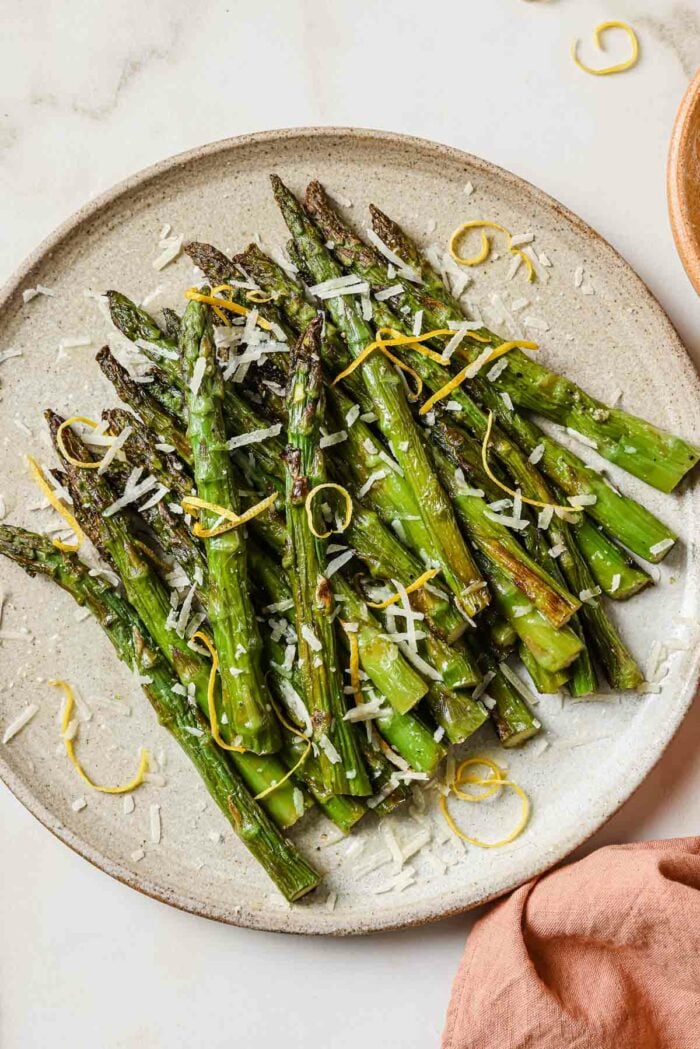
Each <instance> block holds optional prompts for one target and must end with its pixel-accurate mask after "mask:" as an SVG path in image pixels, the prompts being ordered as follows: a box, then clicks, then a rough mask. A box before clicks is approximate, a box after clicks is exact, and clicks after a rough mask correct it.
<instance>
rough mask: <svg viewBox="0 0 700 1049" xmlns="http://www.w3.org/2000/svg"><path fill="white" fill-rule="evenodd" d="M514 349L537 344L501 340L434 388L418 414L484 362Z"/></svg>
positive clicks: (533, 347) (530, 348) (536, 347)
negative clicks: (448, 379) (441, 384)
mask: <svg viewBox="0 0 700 1049" xmlns="http://www.w3.org/2000/svg"><path fill="white" fill-rule="evenodd" d="M515 349H523V350H538V349H539V346H538V344H537V343H536V342H528V341H527V340H524V339H513V340H512V341H511V342H502V343H501V345H500V346H496V347H495V349H493V350H491V351H490V352H486V353H484V354H483V355H481V354H480V355H479V357H477V359H476V360H475V361H472V363H471V364H468V365H467V366H466V367H465V368H462V370H461V371H460V372H457V374H456V375H455V376H453V377H452V378H451V379H450V381H449V382H446V383H445V385H444V386H441V387H440V389H439V390H436V391H435V393H434V394H433V395H432V397H429V398H428V400H427V401H426V402H425V403H424V404H422V405H421V407H420V409H419V410H418V414H419V415H425V414H426V412H429V411H430V410H431V408H433V407H434V406H435V405H436V404H437V402H438V401H441V400H442V399H443V398H444V397H448V396H449V395H450V394H451V393H452V392H453V391H454V390H456V389H458V388H459V387H460V386H461V385H462V383H463V382H464V380H465V379H472V378H473V377H474V375H475V374H476V373H477V372H478V371H479V370H480V369H481V368H482V367H483V366H484V365H485V364H489V363H490V362H491V361H495V360H496V359H497V358H498V357H503V355H504V354H506V353H509V352H510V351H511V350H515ZM477 365H478V368H477Z"/></svg>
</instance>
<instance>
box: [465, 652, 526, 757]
mask: <svg viewBox="0 0 700 1049" xmlns="http://www.w3.org/2000/svg"><path fill="white" fill-rule="evenodd" d="M471 643H472V644H473V645H474V646H475V648H476V647H477V646H478V658H479V665H480V666H481V669H482V670H483V671H484V675H487V674H488V680H487V678H486V676H485V677H484V680H485V681H486V682H487V689H488V692H487V693H485V696H486V697H487V698H489V697H490V699H491V700H492V701H493V703H492V704H491V703H489V714H490V716H491V720H492V722H493V724H494V728H495V730H496V734H497V735H498V738H499V741H500V743H501V746H503V747H508V748H511V747H520V746H522V745H523V743H525V742H526V741H527V740H528V739H531V738H532V737H533V736H535V735H537V733H538V732H539V731H540V729H541V728H542V725H541V723H540V721H539V720H538V718H536V717H535V716H534V714H533V713H532V711H531V710H530V707H529V706H528V703H527V700H526V699H525V696H524V694H523V692H524V689H523V686H522V684H520V683H519V681H518V678H517V677H516V675H515V674H514V673H513V672H512V671H510V670H509V668H508V666H507V664H506V663H505V662H499V661H498V660H497V659H496V658H495V657H494V655H493V653H491V652H490V651H489V650H488V647H487V646H486V645H480V644H479V642H478V641H477V640H476V639H474V640H472V642H471Z"/></svg>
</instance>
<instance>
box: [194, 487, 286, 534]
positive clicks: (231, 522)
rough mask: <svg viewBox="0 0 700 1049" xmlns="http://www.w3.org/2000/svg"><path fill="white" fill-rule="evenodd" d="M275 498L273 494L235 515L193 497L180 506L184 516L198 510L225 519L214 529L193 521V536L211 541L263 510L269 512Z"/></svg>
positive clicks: (276, 494)
mask: <svg viewBox="0 0 700 1049" xmlns="http://www.w3.org/2000/svg"><path fill="white" fill-rule="evenodd" d="M277 497H278V493H277V492H273V493H272V495H268V496H267V498H265V499H263V500H261V502H259V503H256V504H255V506H251V507H249V508H248V509H247V510H244V512H243V513H242V514H237V513H235V512H234V511H233V510H229V509H228V508H227V507H225V506H217V504H216V503H209V502H207V500H206V499H198V498H197V497H196V496H194V495H188V496H185V498H184V499H183V500H182V502H181V503H180V505H181V507H182V509H183V510H184V511H185V513H186V514H189V513H194V512H197V511H199V510H209V512H210V513H212V514H216V515H217V516H218V517H223V518H225V520H226V524H219V525H216V526H215V527H214V528H203V527H202V525H201V524H200V523H199V521H195V523H194V525H193V527H192V533H193V535H196V536H197V537H198V538H199V539H212V538H214V536H217V535H223V534H224V532H230V531H231V529H232V528H239V527H240V525H244V524H247V523H248V521H252V520H253V518H254V517H257V516H258V515H259V514H262V513H264V512H265V510H269V509H270V507H271V506H272V505H273V503H274V502H275V501H276V500H277Z"/></svg>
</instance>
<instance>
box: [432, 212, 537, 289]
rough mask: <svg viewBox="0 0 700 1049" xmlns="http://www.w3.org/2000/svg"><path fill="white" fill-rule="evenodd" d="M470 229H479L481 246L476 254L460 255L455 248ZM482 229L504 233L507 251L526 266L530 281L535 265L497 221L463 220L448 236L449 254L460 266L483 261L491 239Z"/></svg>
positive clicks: (488, 252)
mask: <svg viewBox="0 0 700 1049" xmlns="http://www.w3.org/2000/svg"><path fill="white" fill-rule="evenodd" d="M471 229H480V230H481V248H480V249H479V251H478V252H477V254H476V255H460V254H459V251H458V250H457V248H458V245H459V242H460V241H461V240H462V238H463V237H464V235H465V233H467V231H468V230H471ZM484 229H495V230H498V232H499V233H505V235H506V237H507V238H508V251H509V252H510V253H511V255H514V256H516V257H519V258H520V259H521V260H522V261H523V262H524V263H525V265H526V267H527V274H528V277H527V279H528V280H529V281H530V283H532V281H534V280H535V278H536V276H537V273H536V271H535V267H534V266H533V264H532V260H531V259H530V257H529V256H528V255H526V253H525V252H524V251H521V249H520V248H518V247H516V246H515V245H514V244H513V235H512V234H511V233H510V231H509V230H507V229H506V228H505V226H501V225H499V223H498V222H488V221H487V220H485V219H472V220H470V221H469V222H463V223H462V225H461V226H458V227H457V229H456V230H455V231H454V233H453V234H452V236H451V237H450V243H449V250H450V255H451V256H452V258H453V259H454V260H455V262H458V263H459V264H460V265H461V266H479V265H480V264H481V263H482V262H485V261H486V259H487V258H488V257H489V254H490V252H491V241H490V240H489V238H488V237H487V236H486V234H485V233H484Z"/></svg>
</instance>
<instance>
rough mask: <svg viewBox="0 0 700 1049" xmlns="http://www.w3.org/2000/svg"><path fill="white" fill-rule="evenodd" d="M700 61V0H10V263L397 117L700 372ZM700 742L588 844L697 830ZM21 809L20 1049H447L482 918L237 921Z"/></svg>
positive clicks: (8, 927)
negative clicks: (589, 269)
mask: <svg viewBox="0 0 700 1049" xmlns="http://www.w3.org/2000/svg"><path fill="white" fill-rule="evenodd" d="M426 11H427V13H428V15H429V24H428V25H426V18H425V14H426ZM611 18H621V19H626V20H627V21H629V22H631V23H632V24H633V25H634V26H635V28H636V29H637V30H638V32H639V37H640V41H641V45H642V58H641V61H640V63H639V66H638V67H637V68H636V69H635V70H633V71H632V72H630V73H628V74H626V75H625V76H620V77H613V78H595V77H588V76H586V75H585V74H583V73H581V72H579V71H578V70H577V69H576V68H575V67H574V66H573V64H572V62H571V59H570V57H569V45H570V42H571V39H572V38H573V37H575V36H579V37H581V38H583V39H584V40H585V41H586V46H587V47H588V48H591V47H592V45H591V44H590V34H591V30H592V28H593V27H594V26H595V25H596V24H597V23H598V22H600V21H602V20H604V19H611ZM616 46H617V42H616V41H615V42H612V41H611V48H615V47H616ZM619 46H620V48H621V49H622V48H623V47H624V44H623V43H622V42H620V45H619ZM587 53H588V54H589V55H590V56H591V58H592V57H593V56H592V51H588V52H587ZM699 65H700V8H699V7H698V3H697V0H686V2H683V0H585V2H578V3H575V2H573V0H549V2H547V0H540V2H537V0H532V2H525V0H489V2H488V3H483V2H481V3H477V2H476V0H467V2H466V3H461V4H454V3H452V2H450V0H433V2H432V3H431V4H430V5H429V7H428V8H426V6H425V4H419V3H417V2H416V0H402V2H401V3H398V2H397V0H359V2H358V0H354V2H350V0H334V2H333V3H332V4H323V5H322V4H320V3H319V2H314V0H277V2H264V0H263V2H260V3H258V4H256V5H251V4H244V3H242V2H241V0H229V2H226V0H201V2H200V3H199V4H198V5H196V6H193V5H192V3H189V2H187V3H186V2H185V0H151V2H150V3H149V4H143V3H137V2H136V0H121V3H119V4H107V5H105V4H95V3H92V2H90V0H72V2H71V3H70V4H68V3H53V4H43V3H42V4H40V3H39V0H24V2H23V3H22V4H21V5H20V4H18V3H15V4H11V5H5V11H4V14H3V34H2V39H0V99H1V100H2V109H1V111H0V112H1V116H0V185H1V186H2V193H1V194H0V229H2V238H1V240H0V278H1V279H4V278H5V277H7V276H9V274H10V273H11V272H12V270H13V269H14V267H15V266H16V265H17V264H18V263H19V262H20V260H21V259H22V257H23V256H24V255H25V254H26V253H28V252H29V251H30V250H31V249H32V248H33V247H34V246H35V245H36V243H37V242H38V241H39V240H40V239H41V238H42V237H44V236H45V235H46V234H47V233H49V232H50V230H51V229H52V228H53V227H54V226H56V225H57V224H58V223H59V222H60V221H62V220H63V219H64V218H66V217H67V216H68V215H69V214H70V213H71V212H72V211H74V210H75V209H76V208H78V207H79V206H80V205H81V204H82V203H84V202H85V200H87V199H88V198H90V197H93V196H95V195H96V194H97V193H99V192H101V191H103V190H105V189H107V188H108V187H109V186H110V185H111V184H112V183H114V182H115V181H117V180H118V179H121V178H123V177H125V176H126V175H128V174H130V173H132V172H134V171H136V170H138V169H139V168H141V167H144V166H145V165H148V164H151V163H153V162H154V161H157V160H159V159H161V158H162V157H165V156H168V155H169V154H172V153H177V152H179V151H181V150H185V149H189V148H191V147H193V146H196V145H199V144H201V143H204V142H207V141H211V140H214V139H218V138H224V137H226V136H229V135H235V134H239V133H242V132H249V131H254V130H263V129H269V128H278V127H287V126H295V125H318V124H342V125H358V126H365V127H378V128H386V129H389V130H393V131H402V132H408V133H411V134H416V135H422V136H425V137H426V138H432V139H436V140H438V141H442V142H447V143H450V144H452V145H456V146H459V147H462V148H463V149H466V150H468V151H470V152H473V153H476V154H478V155H480V156H483V157H486V158H488V159H489V160H492V161H494V162H496V163H497V164H500V165H502V166H504V167H506V168H510V169H511V170H513V171H515V172H516V173H517V174H519V175H522V176H524V177H525V178H527V179H529V180H530V181H532V182H534V183H536V184H537V185H538V186H540V187H541V188H542V189H544V190H546V191H547V192H549V193H551V194H552V195H553V196H554V197H557V198H558V199H559V200H561V201H562V202H563V203H565V204H566V205H568V206H569V207H570V208H572V209H573V210H574V211H576V212H578V213H579V214H580V215H581V216H582V217H583V218H584V219H586V220H587V221H588V222H589V223H590V224H591V225H593V226H594V227H595V228H596V229H598V230H599V231H600V232H601V233H602V234H603V235H604V236H605V237H607V238H608V240H610V241H611V243H612V244H613V245H614V246H615V247H616V248H618V249H619V250H620V251H621V252H622V254H623V255H625V256H626V258H627V259H628V260H629V261H630V262H631V263H632V265H633V266H634V267H635V268H636V269H637V271H638V272H639V273H640V275H641V276H642V277H643V279H644V280H645V281H646V282H647V284H648V285H649V286H650V288H651V289H652V291H653V292H654V293H655V294H656V295H657V297H658V298H659V299H660V301H661V302H662V304H663V305H664V307H665V308H666V310H667V311H668V313H669V315H670V317H671V319H672V321H673V322H674V324H675V325H676V326H677V328H678V329H679V331H680V333H681V335H682V337H683V338H684V340H685V342H686V345H687V346H688V348H689V350H690V352H691V354H692V355H693V357H694V360H695V361H696V363H700V324H699V323H698V322H699V321H700V303H699V301H698V297H697V295H696V294H695V293H694V291H693V290H692V288H691V286H690V284H689V282H688V281H687V279H686V277H685V274H684V272H683V269H682V267H681V264H680V262H679V260H678V258H677V256H676V253H675V249H674V246H673V241H672V238H671V233H670V229H669V224H668V218H667V213H666V198H665V186H664V178H665V164H666V150H667V144H668V140H669V136H670V132H671V127H672V123H673V117H674V113H675V111H676V108H677V106H678V104H679V102H680V99H681V97H682V94H683V92H684V90H685V87H686V85H687V83H688V82H689V80H690V78H691V76H692V74H693V73H694V72H695V70H696V69H697V67H698V66H699ZM640 352H643V348H641V347H640ZM8 658H9V654H8V653H7V650H0V662H1V661H2V660H3V659H8ZM698 738H700V710H698V708H697V706H696V708H695V710H693V711H691V713H690V714H689V715H688V717H687V719H686V721H685V723H684V725H683V726H682V728H681V730H680V731H679V733H678V735H677V736H676V738H675V740H674V741H673V743H672V744H671V746H670V747H669V749H668V750H667V752H666V754H665V755H664V757H663V758H662V760H661V761H660V762H659V764H658V765H657V767H656V769H655V770H654V771H653V772H652V774H651V775H650V776H649V778H648V780H647V781H646V783H645V784H644V785H643V786H642V787H641V788H640V789H639V790H638V791H637V793H636V794H635V795H634V796H633V798H632V799H631V800H630V801H629V802H628V803H627V804H626V805H625V806H624V808H623V809H622V810H621V811H620V812H619V813H618V815H617V816H615V817H614V818H613V819H612V820H611V821H610V822H609V823H608V824H607V826H606V827H605V828H604V829H603V830H601V831H600V832H599V833H598V834H597V835H596V836H595V838H594V839H593V840H592V841H591V842H589V843H588V845H587V846H586V851H588V850H590V849H591V848H593V847H596V846H599V845H602V844H605V843H609V842H619V841H628V840H634V839H643V838H650V837H659V836H678V835H685V834H691V833H697V830H698V826H699V825H700V755H699V754H698V750H697V739H698ZM0 820H1V822H2V828H3V837H4V848H3V863H2V869H1V873H0V928H2V930H3V936H2V938H3V951H2V952H1V955H0V988H1V992H0V993H1V995H2V999H1V1001H0V1042H1V1043H2V1046H3V1049H39V1047H43V1046H45V1045H51V1046H52V1049H64V1047H66V1049H68V1047H70V1049H88V1047H92V1046H95V1045H98V1046H100V1047H101V1049H137V1047H138V1049H143V1047H148V1049H174V1047H179V1046H184V1045H194V1046H204V1045H206V1046H207V1049H223V1047H224V1046H230V1045H232V1044H234V1045H246V1046H247V1045H251V1046H253V1045H254V1046H255V1047H256V1049H268V1047H272V1046H273V1045H277V1044H278V1042H279V1036H280V1034H282V1035H283V1037H284V1040H285V1044H286V1046H288V1047H289V1049H301V1047H302V1046H304V1047H305V1049H316V1047H319V1049H321V1047H324V1049H325V1047H326V1046H328V1045H330V1044H332V1045H333V1049H346V1047H347V1049H350V1047H351V1046H352V1047H353V1049H354V1047H355V1046H356V1045H358V1044H365V1045H367V1046H375V1045H381V1046H383V1047H384V1049H399V1047H400V1049H426V1047H428V1046H434V1045H437V1043H438V1039H439V1032H440V1030H441V1027H442V1022H443V1017H444V1012H445V1008H446V1004H447V999H448V995H449V988H450V981H451V978H452V976H453V974H454V971H455V969H456V966H457V962H458V959H459V956H460V953H461V950H462V947H463V944H464V940H465V936H466V934H467V931H468V929H469V928H470V926H471V924H472V922H473V916H465V917H463V918H457V919H451V920H449V921H445V922H442V923H440V924H437V925H434V926H430V927H426V928H423V929H417V930H413V931H407V932H403V933H390V934H383V935H378V936H374V937H372V938H369V939H362V940H319V939H304V938H300V937H283V936H274V935H271V934H265V933H254V932H249V931H247V930H243V929H233V928H227V927H224V926H219V925H215V924H212V923H207V922H205V921H203V920H201V919H198V918H195V917H192V916H190V915H187V914H181V913H179V912H177V911H174V910H171V909H169V908H167V907H165V906H163V905H161V904H158V903H156V902H154V901H152V900H149V899H146V898H145V897H142V896H139V895H138V894H137V893H134V892H132V891H130V890H129V889H126V888H125V887H123V886H122V885H120V884H118V883H117V882H114V881H112V880H110V879H109V878H107V877H105V876H104V875H103V874H101V873H100V872H98V871H96V870H93V869H92V868H91V867H90V866H89V865H88V864H87V863H85V862H84V861H83V860H81V859H79V858H78V857H77V856H75V855H73V854H72V853H71V852H70V851H69V850H68V849H66V848H64V846H63V845H61V844H60V843H59V842H57V841H56V840H54V839H53V838H52V837H51V836H50V835H49V834H47V833H46V831H45V830H44V829H43V828H42V827H41V826H40V825H39V824H38V823H37V822H35V821H34V820H33V819H32V818H31V817H30V816H29V814H28V813H27V812H25V811H24V809H22V808H21V806H20V805H19V804H18V803H17V802H16V801H15V800H14V798H12V797H11V796H10V794H9V793H8V792H7V791H4V790H3V791H1V792H0ZM331 1031H332V1037H331V1034H330V1032H331Z"/></svg>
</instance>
